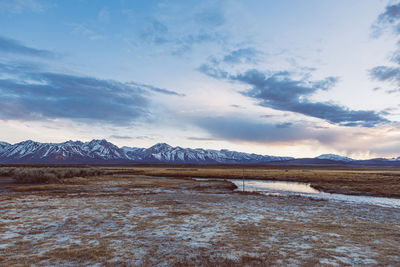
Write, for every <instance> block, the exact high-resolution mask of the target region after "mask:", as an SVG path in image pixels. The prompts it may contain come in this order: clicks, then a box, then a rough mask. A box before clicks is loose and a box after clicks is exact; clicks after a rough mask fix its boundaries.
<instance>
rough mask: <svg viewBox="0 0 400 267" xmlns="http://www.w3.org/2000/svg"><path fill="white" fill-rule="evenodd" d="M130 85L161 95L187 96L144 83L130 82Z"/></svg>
mask: <svg viewBox="0 0 400 267" xmlns="http://www.w3.org/2000/svg"><path fill="white" fill-rule="evenodd" d="M128 84H129V85H133V86H137V87H139V88H142V89H148V90H150V91H153V92H157V93H161V94H166V95H175V96H185V94H181V93H177V92H175V91H171V90H167V89H163V88H159V87H155V86H152V85H147V84H142V83H136V82H129V83H128Z"/></svg>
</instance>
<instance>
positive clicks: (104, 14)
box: [97, 8, 110, 23]
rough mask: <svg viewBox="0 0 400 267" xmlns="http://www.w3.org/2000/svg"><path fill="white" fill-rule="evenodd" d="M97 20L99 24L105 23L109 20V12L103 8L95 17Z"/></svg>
mask: <svg viewBox="0 0 400 267" xmlns="http://www.w3.org/2000/svg"><path fill="white" fill-rule="evenodd" d="M97 20H98V21H99V22H101V23H107V22H109V20H110V12H109V11H108V10H107V9H105V8H103V9H102V10H100V11H99V14H98V15H97Z"/></svg>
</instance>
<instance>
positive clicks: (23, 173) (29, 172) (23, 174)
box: [0, 167, 108, 184]
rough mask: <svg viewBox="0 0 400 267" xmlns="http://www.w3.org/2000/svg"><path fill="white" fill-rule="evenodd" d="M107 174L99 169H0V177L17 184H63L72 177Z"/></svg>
mask: <svg viewBox="0 0 400 267" xmlns="http://www.w3.org/2000/svg"><path fill="white" fill-rule="evenodd" d="M107 173H108V172H107V171H106V170H104V169H101V168H82V167H80V168H78V167H65V168H61V167H57V168H54V167H0V176H3V177H4V176H6V177H12V178H14V180H15V182H16V183H19V184H45V183H47V184H49V183H64V182H65V180H66V179H69V178H73V177H88V176H92V177H93V176H99V175H105V174H107Z"/></svg>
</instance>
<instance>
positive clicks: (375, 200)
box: [230, 179, 400, 209]
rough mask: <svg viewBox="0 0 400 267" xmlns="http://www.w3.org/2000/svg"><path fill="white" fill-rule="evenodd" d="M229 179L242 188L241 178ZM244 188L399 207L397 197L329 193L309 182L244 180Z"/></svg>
mask: <svg viewBox="0 0 400 267" xmlns="http://www.w3.org/2000/svg"><path fill="white" fill-rule="evenodd" d="M230 181H231V182H233V183H234V184H236V186H237V187H238V189H237V190H243V180H240V179H232V180H230ZM244 190H245V191H249V192H254V191H256V192H260V193H263V194H267V195H282V196H290V195H297V196H304V197H312V198H316V199H325V200H330V201H344V202H349V203H353V204H368V205H377V206H382V207H391V208H397V209H400V199H398V198H387V197H372V196H353V195H344V194H330V193H325V192H321V191H318V190H316V189H315V188H313V187H311V185H310V184H306V183H297V182H286V181H265V180H245V183H244Z"/></svg>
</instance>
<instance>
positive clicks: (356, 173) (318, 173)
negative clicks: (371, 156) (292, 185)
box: [124, 166, 400, 198]
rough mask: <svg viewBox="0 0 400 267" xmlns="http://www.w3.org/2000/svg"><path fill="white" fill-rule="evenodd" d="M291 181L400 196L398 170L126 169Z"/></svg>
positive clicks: (335, 189)
mask: <svg viewBox="0 0 400 267" xmlns="http://www.w3.org/2000/svg"><path fill="white" fill-rule="evenodd" d="M243 169H244V177H245V179H251V180H270V181H291V182H303V183H309V184H311V186H312V187H313V188H315V189H318V190H321V191H324V192H328V193H341V194H349V195H370V196H382V197H397V198H400V171H399V170H397V169H385V170H383V169H382V170H374V169H350V168H349V169H327V168H320V169H318V168H309V169H306V168H304V167H298V168H291V169H287V168H286V167H282V168H277V167H274V168H269V167H266V166H246V167H245V168H243V167H238V166H231V167H229V166H216V167H214V166H203V167H198V168H197V169H193V168H189V167H188V168H186V169H185V168H182V167H179V168H177V169H173V168H160V167H154V166H149V167H135V168H130V169H125V170H124V173H125V174H129V173H131V174H140V175H148V176H158V177H175V178H181V179H188V178H192V177H196V178H223V179H242V178H243Z"/></svg>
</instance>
